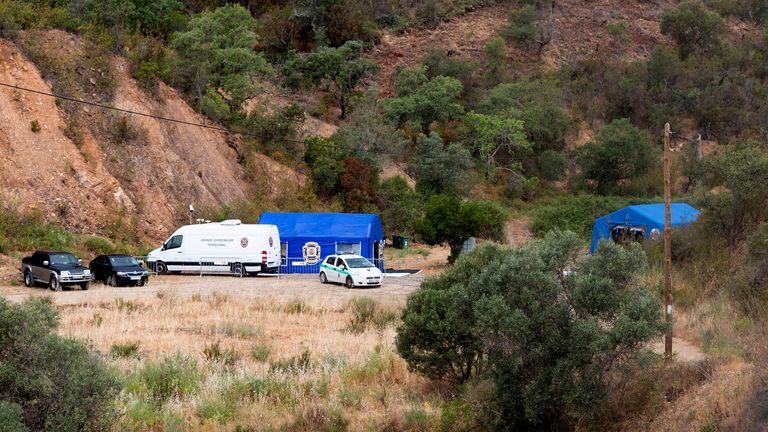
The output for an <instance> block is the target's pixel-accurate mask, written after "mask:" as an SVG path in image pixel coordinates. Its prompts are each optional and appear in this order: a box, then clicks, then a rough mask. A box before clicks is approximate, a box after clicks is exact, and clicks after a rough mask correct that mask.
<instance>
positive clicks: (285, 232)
mask: <svg viewBox="0 0 768 432" xmlns="http://www.w3.org/2000/svg"><path fill="white" fill-rule="evenodd" d="M259 223H260V224H270V225H277V230H278V232H279V233H280V241H281V242H282V243H284V244H285V246H286V247H285V254H286V256H285V257H284V258H286V259H287V263H286V264H285V265H284V266H283V269H282V271H284V272H287V273H295V272H299V271H301V272H313V271H314V268H315V267H316V266H318V267H319V264H314V265H311V266H309V265H307V264H305V263H303V260H302V257H303V253H304V250H303V249H304V245H306V244H307V243H311V242H314V243H317V244H318V245H319V246H320V257H321V260H322V259H325V258H326V257H327V256H328V255H333V254H335V253H344V252H347V253H350V252H355V253H359V254H360V255H362V256H364V257H366V258H368V259H370V260H371V261H373V262H374V263H377V264H379V267H380V268H383V266H384V261H383V260H380V259H379V258H380V256H379V255H380V252H381V251H382V248H383V247H384V241H385V237H384V230H383V228H382V225H381V218H379V215H375V214H353V213H272V212H267V213H263V214H262V215H261V218H260V219H259ZM310 267H311V268H310Z"/></svg>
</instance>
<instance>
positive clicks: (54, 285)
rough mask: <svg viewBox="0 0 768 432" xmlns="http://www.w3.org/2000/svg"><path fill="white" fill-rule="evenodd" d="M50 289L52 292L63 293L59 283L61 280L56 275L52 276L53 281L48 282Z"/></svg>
mask: <svg viewBox="0 0 768 432" xmlns="http://www.w3.org/2000/svg"><path fill="white" fill-rule="evenodd" d="M48 288H49V289H50V290H51V291H61V284H60V283H59V278H57V277H56V275H51V279H50V280H49V281H48Z"/></svg>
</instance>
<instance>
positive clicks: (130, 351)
mask: <svg viewBox="0 0 768 432" xmlns="http://www.w3.org/2000/svg"><path fill="white" fill-rule="evenodd" d="M109 352H110V354H112V356H113V357H120V358H128V357H137V356H138V355H139V343H138V342H128V343H124V344H113V345H112V347H111V348H110V349H109Z"/></svg>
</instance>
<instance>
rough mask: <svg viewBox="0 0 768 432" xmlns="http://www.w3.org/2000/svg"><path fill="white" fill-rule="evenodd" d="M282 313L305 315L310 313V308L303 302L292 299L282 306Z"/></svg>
mask: <svg viewBox="0 0 768 432" xmlns="http://www.w3.org/2000/svg"><path fill="white" fill-rule="evenodd" d="M283 312H285V313H287V314H305V313H310V312H312V308H311V307H310V306H309V305H308V304H306V303H305V302H304V300H299V299H293V300H291V301H289V302H288V303H286V304H285V305H284V306H283Z"/></svg>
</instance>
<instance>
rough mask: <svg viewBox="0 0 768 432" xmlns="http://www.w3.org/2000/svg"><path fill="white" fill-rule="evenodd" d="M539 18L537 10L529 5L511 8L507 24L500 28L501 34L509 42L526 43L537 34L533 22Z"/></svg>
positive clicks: (532, 39)
mask: <svg viewBox="0 0 768 432" xmlns="http://www.w3.org/2000/svg"><path fill="white" fill-rule="evenodd" d="M538 19H539V11H538V10H537V9H536V8H535V7H534V6H531V5H525V6H523V7H520V8H515V9H512V11H510V13H509V17H508V24H507V25H506V26H505V27H504V28H502V29H501V35H502V36H503V37H504V38H505V39H507V40H508V41H510V42H514V43H520V44H528V43H530V42H533V41H534V39H536V36H537V35H538V30H537V28H536V26H535V25H534V23H535V22H536V21H537V20H538Z"/></svg>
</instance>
